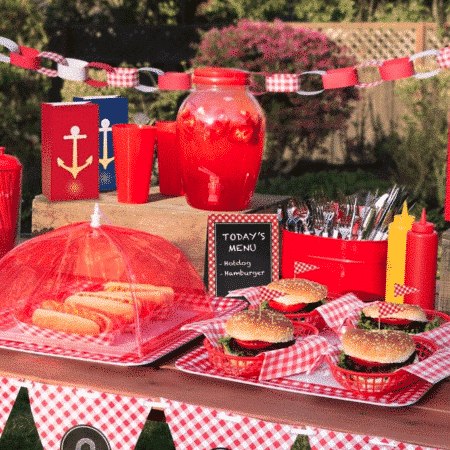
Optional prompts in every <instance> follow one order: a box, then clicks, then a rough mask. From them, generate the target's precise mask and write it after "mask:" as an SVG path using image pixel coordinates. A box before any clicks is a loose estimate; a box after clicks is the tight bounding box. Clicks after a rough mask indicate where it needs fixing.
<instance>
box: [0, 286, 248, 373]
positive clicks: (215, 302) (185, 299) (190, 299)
mask: <svg viewBox="0 0 450 450" xmlns="http://www.w3.org/2000/svg"><path fill="white" fill-rule="evenodd" d="M179 302H180V307H183V308H186V309H192V310H194V311H199V315H201V314H203V315H205V316H208V315H211V314H212V313H215V314H216V317H221V316H222V315H229V314H233V313H235V312H238V311H240V310H241V309H243V308H245V306H246V302H244V301H242V300H239V299H229V298H222V297H212V296H203V295H193V294H192V295H189V294H183V295H180V299H179ZM194 320H195V319H194ZM17 334H18V339H17V340H16V339H11V338H8V339H5V338H2V335H1V333H0V347H1V348H6V349H9V350H19V351H24V352H28V353H36V354H43V355H51V356H56V357H61V358H70V359H79V360H83V361H94V362H102V363H105V364H113V365H122V366H134V365H142V364H149V363H152V362H154V361H156V360H158V359H160V358H162V357H163V356H165V355H167V354H168V353H170V352H172V351H174V350H176V349H177V348H179V347H181V346H183V345H185V344H187V343H188V342H190V341H192V340H193V339H195V338H197V337H199V336H200V333H199V332H197V331H183V330H181V329H180V328H177V329H173V330H170V331H169V332H167V333H165V334H163V335H160V336H158V339H155V340H152V341H151V342H150V343H149V345H146V346H145V345H144V348H143V354H142V355H138V354H137V353H135V352H133V353H127V354H124V355H111V354H102V353H99V352H95V353H94V352H89V351H86V350H85V349H77V350H75V349H68V348H64V347H63V346H58V345H57V344H55V345H47V344H42V343H31V342H27V341H23V340H22V341H21V340H20V335H19V333H17Z"/></svg>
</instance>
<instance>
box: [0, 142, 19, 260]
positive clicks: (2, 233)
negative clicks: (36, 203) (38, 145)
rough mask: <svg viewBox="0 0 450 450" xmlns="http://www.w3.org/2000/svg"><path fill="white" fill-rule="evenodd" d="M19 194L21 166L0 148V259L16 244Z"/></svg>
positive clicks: (3, 148)
mask: <svg viewBox="0 0 450 450" xmlns="http://www.w3.org/2000/svg"><path fill="white" fill-rule="evenodd" d="M21 193H22V164H21V163H20V161H19V160H18V159H17V158H15V157H14V156H11V155H5V147H0V258H2V257H3V256H4V255H5V254H6V253H8V252H9V251H10V250H12V248H13V247H14V245H15V243H16V238H17V235H18V229H19V216H20V214H19V212H20V201H21Z"/></svg>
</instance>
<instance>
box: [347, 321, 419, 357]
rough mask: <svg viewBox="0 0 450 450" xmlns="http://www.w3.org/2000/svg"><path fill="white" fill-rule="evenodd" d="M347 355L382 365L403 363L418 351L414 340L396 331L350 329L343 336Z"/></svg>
mask: <svg viewBox="0 0 450 450" xmlns="http://www.w3.org/2000/svg"><path fill="white" fill-rule="evenodd" d="M342 348H343V350H344V352H345V354H346V355H348V356H353V357H355V358H360V359H364V360H366V361H370V362H377V363H380V364H391V363H402V362H404V361H406V360H407V359H408V358H409V357H410V356H411V355H412V353H413V352H414V351H415V349H416V344H415V342H414V340H413V338H412V337H411V336H410V335H409V334H407V333H405V332H403V331H394V330H361V329H359V328H349V329H348V330H346V332H345V333H344V335H343V336H342Z"/></svg>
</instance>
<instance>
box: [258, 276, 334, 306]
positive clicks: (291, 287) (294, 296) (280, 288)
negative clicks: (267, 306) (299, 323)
mask: <svg viewBox="0 0 450 450" xmlns="http://www.w3.org/2000/svg"><path fill="white" fill-rule="evenodd" d="M266 287H267V289H270V290H274V291H277V292H282V293H283V294H285V295H283V296H281V297H277V298H276V301H277V302H278V303H283V304H285V305H295V304H297V303H316V302H320V301H322V300H324V299H325V298H326V297H327V295H328V288H327V287H326V286H324V285H322V284H319V283H316V282H314V281H310V280H305V279H304V278H281V279H279V280H276V281H272V283H270V284H268V285H267V286H266Z"/></svg>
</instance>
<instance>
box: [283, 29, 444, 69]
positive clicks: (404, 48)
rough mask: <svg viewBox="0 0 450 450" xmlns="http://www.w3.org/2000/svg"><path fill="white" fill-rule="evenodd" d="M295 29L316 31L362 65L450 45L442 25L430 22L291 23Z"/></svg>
mask: <svg viewBox="0 0 450 450" xmlns="http://www.w3.org/2000/svg"><path fill="white" fill-rule="evenodd" d="M290 25H292V26H295V27H306V28H313V29H314V30H318V31H321V32H322V33H324V34H326V35H327V36H328V37H329V38H330V39H332V40H333V41H335V42H336V43H338V44H340V45H342V46H344V47H346V48H347V49H348V51H349V52H350V53H351V54H352V55H353V56H355V57H356V59H357V60H358V62H360V63H363V62H366V61H370V60H385V59H392V58H400V57H403V56H411V55H413V54H415V53H420V52H423V51H425V50H430V49H438V48H441V47H444V46H446V45H448V44H449V42H450V39H449V38H448V37H446V38H442V37H440V36H439V32H438V26H437V24H435V23H428V22H418V23H414V22H402V23H382V22H358V23H343V22H334V23H306V22H290Z"/></svg>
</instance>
